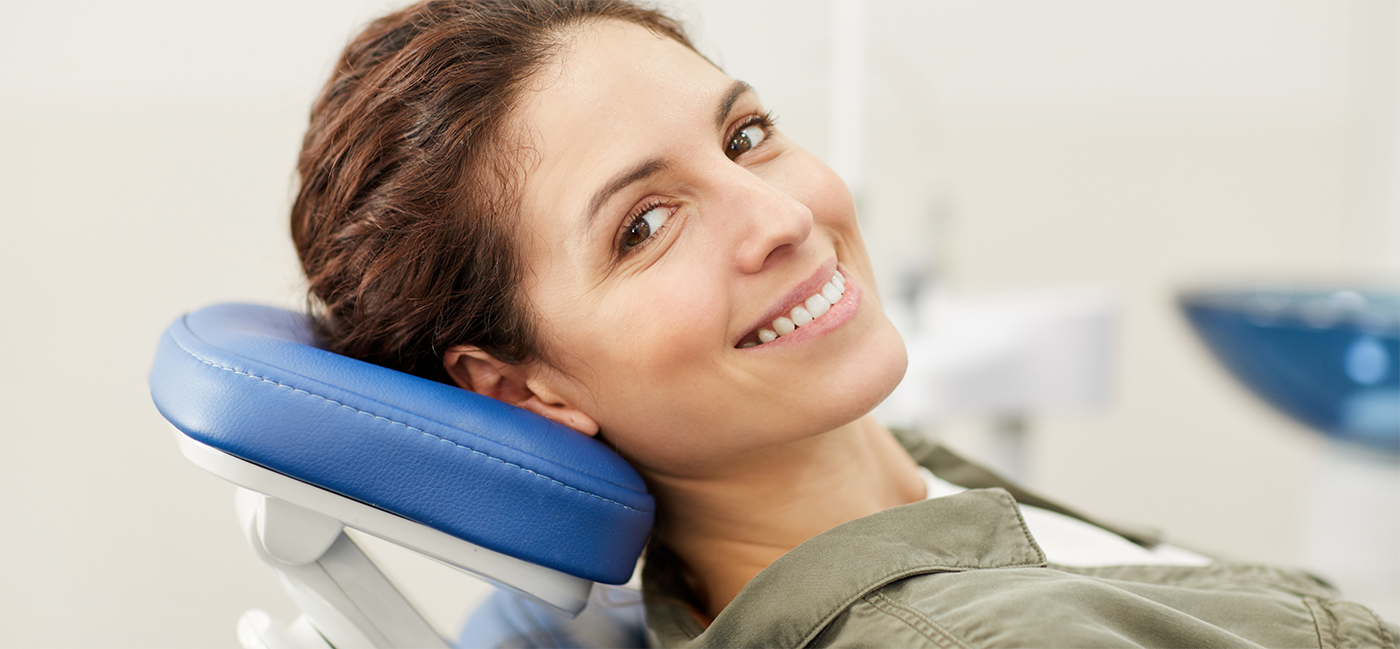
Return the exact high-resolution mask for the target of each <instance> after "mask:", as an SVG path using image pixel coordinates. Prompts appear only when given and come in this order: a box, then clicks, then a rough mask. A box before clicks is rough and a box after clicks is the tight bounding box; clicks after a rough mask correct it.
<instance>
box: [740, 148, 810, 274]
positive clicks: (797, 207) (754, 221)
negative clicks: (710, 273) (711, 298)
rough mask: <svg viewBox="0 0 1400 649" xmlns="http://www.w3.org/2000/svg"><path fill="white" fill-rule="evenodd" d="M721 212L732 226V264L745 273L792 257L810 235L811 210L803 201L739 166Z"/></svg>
mask: <svg viewBox="0 0 1400 649" xmlns="http://www.w3.org/2000/svg"><path fill="white" fill-rule="evenodd" d="M733 172H734V176H736V180H735V182H734V184H733V185H731V191H730V192H726V193H728V194H729V196H728V200H727V201H726V202H728V203H729V204H730V207H729V208H727V209H725V210H724V213H727V214H728V216H727V217H725V220H726V221H729V222H730V223H732V225H733V227H732V229H731V232H732V236H733V237H734V239H735V240H734V242H733V247H732V248H731V250H733V251H734V254H735V261H736V263H737V265H738V267H739V269H740V270H741V271H743V272H745V273H757V272H759V271H761V270H763V269H764V268H766V267H767V266H769V265H770V264H773V263H776V262H778V261H780V260H781V258H782V257H784V256H786V255H790V254H792V253H793V252H794V251H795V250H796V249H797V248H798V247H799V246H800V245H801V244H802V242H803V241H806V240H807V237H808V235H810V234H811V233H812V210H811V209H809V208H808V207H807V206H806V205H804V204H803V203H802V201H800V200H798V199H797V198H795V197H793V196H792V195H791V194H789V193H787V192H786V191H784V190H782V189H781V188H780V187H778V186H775V185H774V184H772V183H771V182H769V181H768V180H765V179H764V178H761V177H759V176H758V175H756V174H754V173H753V172H751V171H749V170H747V169H743V168H742V167H735V168H733Z"/></svg>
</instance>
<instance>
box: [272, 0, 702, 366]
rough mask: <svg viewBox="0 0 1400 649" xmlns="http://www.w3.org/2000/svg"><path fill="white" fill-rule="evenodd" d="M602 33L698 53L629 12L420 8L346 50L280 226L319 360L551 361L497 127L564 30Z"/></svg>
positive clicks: (480, 2) (510, 133)
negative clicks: (479, 354)
mask: <svg viewBox="0 0 1400 649" xmlns="http://www.w3.org/2000/svg"><path fill="white" fill-rule="evenodd" d="M607 19H613V20H623V21H627V22H631V23H635V24H637V25H641V26H643V27H646V28H648V29H650V30H652V31H653V32H656V33H658V34H661V35H665V36H668V37H670V38H673V39H675V40H676V41H678V42H680V43H682V44H684V45H686V46H687V47H691V49H694V47H693V46H692V45H691V43H690V41H689V39H688V38H687V37H686V35H685V32H684V31H683V29H682V28H681V26H680V25H679V24H678V23H676V22H675V21H673V20H671V19H670V18H668V17H666V16H665V15H663V14H661V13H659V12H658V11H656V10H654V9H649V8H644V7H640V6H638V5H635V4H632V3H630V2H627V1H626V0H431V1H428V2H421V3H418V4H415V5H413V6H410V7H407V8H405V9H402V10H400V11H397V12H395V13H393V14H390V15H388V16H384V17H383V18H380V19H378V20H375V21H374V22H372V23H370V25H369V26H368V27H366V28H365V30H364V31H363V32H362V33H361V34H360V35H359V36H357V37H355V38H354V40H352V41H351V42H350V44H349V45H348V46H347V47H346V49H345V52H344V54H343V55H342V56H341V58H340V61H339V63H338V64H337V65H336V68H335V72H334V73H332V75H331V78H330V80H329V81H328V82H327V83H326V86H325V88H324V89H323V90H322V92H321V95H320V97H319V98H318V99H317V100H316V102H315V104H314V105H313V107H312V109H311V124H310V126H309V128H308V129H307V132H306V137H305V139H304V141H303V143H302V150H301V157H300V159H299V161H298V164H297V171H298V174H299V176H300V189H299V191H298V194H297V197H296V200H295V202H294V204H293V206H292V214H291V217H292V218H291V224H292V239H293V241H294V242H295V244H296V248H297V254H298V255H299V256H300V258H301V263H302V269H303V270H304V271H305V273H306V277H307V280H308V283H309V291H310V298H311V308H312V311H313V314H314V315H315V316H316V320H317V323H318V324H317V326H318V329H319V331H318V333H319V334H320V336H321V338H322V341H323V344H324V345H325V346H326V347H327V348H328V349H330V350H331V351H334V352H337V353H341V354H345V355H347V356H351V357H355V358H359V359H361V360H365V361H369V362H371V363H375V364H378V365H383V366H386V367H390V368H393V369H397V370H400V371H405V372H409V373H412V374H417V375H419V376H423V377H427V378H431V379H434V380H438V381H442V382H446V383H451V379H450V378H449V377H448V375H447V373H446V371H445V370H444V368H443V365H442V354H443V352H444V351H446V350H447V349H448V348H450V347H453V346H455V345H462V344H469V345H476V346H477V347H480V348H481V349H483V350H485V351H486V352H488V353H490V354H492V355H493V356H495V357H496V358H499V359H501V360H504V361H506V362H511V363H517V362H528V361H534V360H547V357H546V355H545V354H544V350H542V349H541V348H540V345H539V343H538V341H537V339H536V333H535V327H534V325H533V323H534V321H535V319H534V317H533V316H532V315H531V313H530V311H529V309H528V305H527V303H526V300H525V298H524V295H523V292H522V290H521V286H522V282H521V280H522V275H523V273H524V271H525V269H524V266H523V264H522V261H521V254H520V252H519V249H518V247H517V246H516V244H515V234H516V231H515V228H514V225H513V224H515V223H517V222H518V221H519V219H518V218H517V212H518V210H519V202H520V201H519V198H518V195H519V186H520V183H521V181H522V179H523V178H524V174H525V173H526V167H527V164H526V162H525V159H524V155H523V152H522V148H523V147H522V144H521V143H519V142H513V141H511V138H512V137H516V136H517V135H516V133H517V132H518V129H512V128H511V127H510V124H509V119H510V116H511V112H512V109H513V108H514V106H515V104H516V103H517V100H518V98H519V95H520V93H521V90H522V88H523V87H524V83H525V82H526V81H527V80H529V79H530V77H531V76H532V75H533V74H534V73H535V72H536V71H538V70H539V69H540V68H541V67H542V66H544V65H545V64H547V63H548V62H549V61H550V57H551V56H553V55H554V54H555V52H556V51H557V50H558V48H559V47H560V46H561V45H562V44H563V43H564V42H566V41H565V39H566V37H567V34H568V32H569V30H570V29H572V28H575V27H578V26H579V25H581V24H583V23H585V22H588V21H593V20H607Z"/></svg>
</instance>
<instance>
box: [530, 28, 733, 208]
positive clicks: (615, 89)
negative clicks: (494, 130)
mask: <svg viewBox="0 0 1400 649" xmlns="http://www.w3.org/2000/svg"><path fill="white" fill-rule="evenodd" d="M734 84H735V82H734V81H733V80H732V79H730V78H729V77H728V76H726V75H725V74H724V73H723V72H721V71H720V70H718V69H717V68H715V67H714V66H713V65H711V64H710V63H709V61H707V60H705V59H704V58H703V57H701V56H700V55H698V54H696V53H695V52H694V51H692V50H691V49H690V48H688V47H686V46H684V45H682V44H680V43H678V42H676V41H675V40H673V39H671V38H669V37H667V36H663V35H659V34H656V33H654V32H652V31H650V30H648V29H646V28H644V27H641V26H638V25H634V24H631V23H625V22H620V21H613V20H608V21H601V22H599V23H596V24H592V25H589V26H587V27H584V28H580V29H579V30H577V31H575V32H573V34H572V35H571V37H570V39H569V41H568V43H567V44H566V45H565V46H564V47H563V48H561V50H560V52H559V55H558V56H557V57H555V61H554V62H553V63H552V64H551V65H549V66H547V67H546V69H544V70H542V71H541V72H540V73H539V74H538V76H537V82H536V83H534V84H531V88H530V89H529V90H527V91H526V93H525V95H524V96H523V97H522V101H521V106H520V112H519V113H518V115H519V119H520V123H521V125H522V126H523V127H524V131H525V132H526V133H527V135H526V137H527V138H528V140H529V141H530V146H529V148H530V149H531V150H532V152H533V156H532V157H533V158H534V160H533V163H534V164H533V168H532V169H531V170H530V173H529V174H527V178H526V182H525V187H524V194H525V196H524V199H525V205H526V207H527V208H531V207H533V208H535V209H536V210H543V211H545V212H549V213H553V214H555V216H565V217H566V218H568V219H569V220H575V219H586V218H587V214H586V213H587V212H589V211H590V210H589V209H587V208H588V204H589V203H590V202H591V199H592V197H593V196H594V195H595V194H596V193H597V191H598V190H599V189H602V188H603V187H605V186H606V185H607V184H608V181H609V179H611V178H613V177H615V176H616V175H617V174H618V173H620V172H623V171H624V170H625V169H627V168H629V167H635V166H637V165H640V164H643V163H644V162H645V161H647V160H654V159H661V158H664V157H666V156H667V154H668V152H669V151H670V149H671V147H673V146H674V145H675V144H676V143H677V142H679V141H683V140H686V139H687V136H689V137H694V136H697V135H705V136H709V135H710V134H712V133H713V132H714V131H716V130H717V127H716V124H715V113H716V106H717V104H719V103H723V99H724V96H725V95H726V94H727V93H729V91H730V90H731V88H732V87H733V86H734ZM560 210H564V211H565V212H567V214H566V215H559V214H558V211H560Z"/></svg>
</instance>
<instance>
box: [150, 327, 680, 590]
mask: <svg viewBox="0 0 1400 649" xmlns="http://www.w3.org/2000/svg"><path fill="white" fill-rule="evenodd" d="M150 382H151V395H152V398H153V399H154V400H155V403H156V406H157V408H159V409H160V412H161V414H162V415H164V416H165V418H166V419H168V420H169V421H170V422H171V423H172V424H174V426H175V427H176V428H177V429H178V430H179V431H180V432H181V433H183V434H184V435H187V436H188V437H189V438H191V439H193V440H195V441H197V442H199V443H201V444H203V445H207V446H209V447H212V448H214V449H217V450H219V451H222V452H224V453H227V454H229V455H232V456H234V457H237V458H241V459H242V460H246V461H248V462H251V463H254V464H256V465H259V466H261V467H265V468H267V469H270V470H272V471H275V472H277V473H279V474H282V475H285V476H288V477H291V478H294V479H296V480H298V481H301V482H304V483H308V484H310V485H314V486H316V487H319V488H321V489H324V490H328V491H330V492H334V493H336V494H340V495H342V496H345V497H347V498H349V499H352V500H354V501H357V502H359V503H364V504H366V505H370V506H372V507H374V508H378V509H380V510H384V511H387V512H390V513H392V514H395V515H397V516H400V517H403V518H406V519H409V520H411V521H415V522H417V523H421V524H423V525H426V526H428V527H431V528H434V529H436V530H440V531H442V532H445V533H446V534H449V535H451V536H453V537H456V538H459V539H462V540H465V541H468V542H470V543H473V544H476V545H479V546H481V547H484V548H487V549H490V550H493V551H495V552H499V553H502V554H505V555H508V556H511V557H515V558H518V559H521V560H524V561H527V562H530V563H533V564H538V565H541V566H545V567H548V568H552V569H554V570H558V571H561V572H564V573H567V574H570V575H574V576H577V577H581V578H584V579H587V580H591V581H598V582H604V583H610V584H619V583H623V582H625V581H626V580H627V579H628V577H629V576H630V575H631V573H632V571H633V568H634V566H635V565H636V561H637V558H638V556H639V555H640V553H641V550H642V547H643V544H644V543H645V541H646V537H647V534H648V533H649V531H650V529H651V525H652V522H653V519H654V511H655V510H654V502H653V500H652V497H651V496H650V495H649V494H648V493H647V491H646V485H645V483H644V482H643V481H642V479H641V476H639V475H638V474H637V473H636V471H635V470H633V469H632V467H631V466H629V465H628V464H627V463H626V462H625V461H624V460H623V459H622V458H621V457H619V456H618V455H617V454H616V453H614V452H613V451H612V450H611V449H609V448H607V447H606V446H605V445H603V444H602V443H600V442H598V441H597V440H595V439H592V438H590V437H587V436H585V435H582V434H580V433H578V432H576V431H573V430H571V429H568V428H566V427H564V426H560V425H558V424H556V423H554V422H551V421H549V420H547V419H544V418H542V417H539V416H536V415H534V414H533V413H529V412H526V411H524V410H521V409H519V408H515V407H513V406H510V405H507V404H505V403H502V402H499V401H496V400H493V399H489V398H486V397H482V396H480V395H476V394H473V393H471V392H467V391H465V390H461V389H459V388H456V387H453V386H449V385H444V384H441V383H438V382H435V381H431V380H427V379H423V378H419V377H415V376H410V375H407V374H403V373H401V372H396V371H393V370H389V369H386V368H383V367H379V366H375V365H371V364H368V363H364V362H360V361H356V360H354V359H350V358H346V357H343V356H339V355H336V354H333V353H330V352H328V351H325V350H323V349H320V348H318V347H317V346H316V341H315V337H314V335H313V333H312V327H311V322H310V320H309V318H307V317H306V316H305V315H302V314H297V313H292V312H289V311H284V310H281V309H275V308H270V307H265V306H256V305H247V304H221V305H216V306H211V307H207V308H204V309H201V310H199V311H195V312H193V313H190V314H188V315H185V316H183V317H181V318H179V319H177V320H176V321H175V322H174V323H173V324H171V325H170V327H169V329H167V331H166V332H165V335H164V336H163V337H162V338H161V341H160V345H159V348H158V350H157V354H156V360H155V365H154V367H153V369H152V371H151V377H150Z"/></svg>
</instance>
